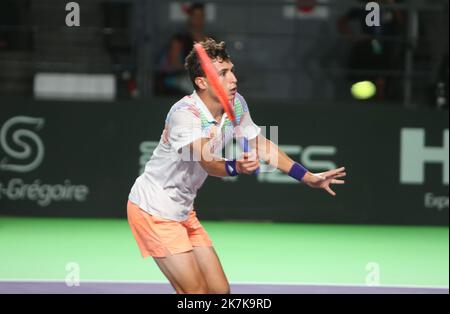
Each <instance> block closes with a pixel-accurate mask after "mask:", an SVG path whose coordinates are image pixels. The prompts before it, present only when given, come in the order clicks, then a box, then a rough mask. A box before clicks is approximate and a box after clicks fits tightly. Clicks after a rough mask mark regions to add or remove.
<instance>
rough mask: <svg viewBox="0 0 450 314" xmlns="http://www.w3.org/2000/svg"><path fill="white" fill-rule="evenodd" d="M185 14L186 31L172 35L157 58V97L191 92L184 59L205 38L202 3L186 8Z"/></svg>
mask: <svg viewBox="0 0 450 314" xmlns="http://www.w3.org/2000/svg"><path fill="white" fill-rule="evenodd" d="M185 12H186V14H187V15H188V21H187V30H186V31H185V32H181V33H178V34H175V35H173V36H172V37H171V39H170V41H169V44H168V45H167V47H166V48H165V49H164V50H163V52H162V54H161V55H160V57H159V58H158V62H157V65H156V78H155V93H156V94H158V95H185V94H186V93H190V92H191V90H192V85H191V83H190V80H189V77H188V74H187V72H186V71H185V69H184V59H185V58H186V57H187V55H188V54H189V52H190V51H191V50H192V47H193V46H194V43H195V42H199V41H202V40H204V39H206V38H207V36H206V35H205V31H204V27H205V8H204V5H203V4H202V3H194V4H192V5H190V6H189V7H186V8H185Z"/></svg>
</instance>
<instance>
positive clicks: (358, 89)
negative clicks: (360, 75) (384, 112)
mask: <svg viewBox="0 0 450 314" xmlns="http://www.w3.org/2000/svg"><path fill="white" fill-rule="evenodd" d="M376 92H377V88H376V86H375V84H374V83H372V82H370V81H363V82H358V83H355V84H353V86H352V95H353V97H355V98H356V99H360V100H365V99H369V98H371V97H373V96H374V95H375V94H376Z"/></svg>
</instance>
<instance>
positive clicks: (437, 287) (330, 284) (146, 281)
mask: <svg viewBox="0 0 450 314" xmlns="http://www.w3.org/2000/svg"><path fill="white" fill-rule="evenodd" d="M2 282H32V283H39V282H42V283H65V281H64V280H58V279H0V283H2ZM83 282H85V283H109V284H111V283H118V284H127V283H129V284H169V282H168V281H164V280H82V279H80V283H83ZM230 284H231V285H263V286H300V287H301V286H313V287H355V288H393V289H396V288H399V289H447V290H448V289H449V287H448V286H430V285H423V286H421V285H403V286H402V285H358V284H334V283H323V284H321V283H293V282H263V281H257V282H256V281H239V282H230Z"/></svg>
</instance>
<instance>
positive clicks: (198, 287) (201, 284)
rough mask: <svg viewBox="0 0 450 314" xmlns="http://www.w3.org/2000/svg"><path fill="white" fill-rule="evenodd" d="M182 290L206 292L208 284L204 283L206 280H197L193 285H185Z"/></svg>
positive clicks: (194, 292)
mask: <svg viewBox="0 0 450 314" xmlns="http://www.w3.org/2000/svg"><path fill="white" fill-rule="evenodd" d="M182 290H183V293H185V294H207V293H208V286H207V285H206V282H203V281H199V282H197V283H196V284H195V285H191V286H189V287H185V288H184V289H182Z"/></svg>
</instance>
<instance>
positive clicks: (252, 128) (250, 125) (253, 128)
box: [237, 94, 261, 140]
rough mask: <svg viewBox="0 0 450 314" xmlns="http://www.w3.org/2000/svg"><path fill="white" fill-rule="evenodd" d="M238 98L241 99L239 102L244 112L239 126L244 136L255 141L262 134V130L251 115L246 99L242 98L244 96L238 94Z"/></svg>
mask: <svg viewBox="0 0 450 314" xmlns="http://www.w3.org/2000/svg"><path fill="white" fill-rule="evenodd" d="M237 97H238V98H239V101H240V102H241V104H242V111H243V113H242V117H241V121H240V123H239V126H240V128H241V130H242V132H243V133H244V135H245V136H246V137H247V138H248V139H249V140H251V139H254V138H255V137H257V136H258V135H259V134H260V133H261V128H260V127H259V126H257V125H256V124H255V123H254V122H253V120H252V117H251V115H250V110H249V108H248V105H247V102H246V101H245V99H244V97H242V95H240V94H237Z"/></svg>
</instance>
